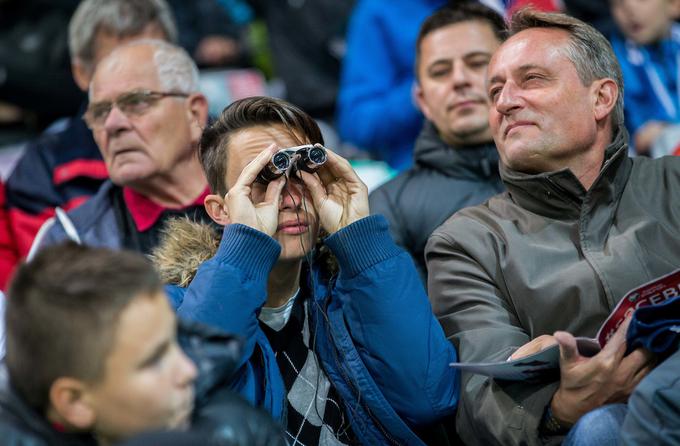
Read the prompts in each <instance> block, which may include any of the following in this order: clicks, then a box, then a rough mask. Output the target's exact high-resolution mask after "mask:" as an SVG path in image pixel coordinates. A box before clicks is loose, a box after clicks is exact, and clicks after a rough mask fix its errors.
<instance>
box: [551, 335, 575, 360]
mask: <svg viewBox="0 0 680 446" xmlns="http://www.w3.org/2000/svg"><path fill="white" fill-rule="evenodd" d="M553 336H554V337H555V340H556V341H557V344H558V345H559V346H560V362H571V361H574V360H575V359H577V358H578V357H579V353H578V347H577V346H576V338H575V337H574V336H572V334H571V333H568V332H566V331H556V332H555V334H554V335H553Z"/></svg>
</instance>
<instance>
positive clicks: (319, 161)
mask: <svg viewBox="0 0 680 446" xmlns="http://www.w3.org/2000/svg"><path fill="white" fill-rule="evenodd" d="M327 159H328V156H327V155H326V149H325V148H324V147H323V146H322V145H320V144H319V145H307V146H301V147H299V148H297V147H293V148H288V149H282V150H280V151H278V152H276V153H275V154H274V155H273V156H272V159H271V160H270V161H269V163H267V165H266V166H265V167H264V168H263V169H262V170H261V171H260V173H259V174H258V175H257V181H258V182H260V183H264V184H267V183H269V182H270V181H274V180H275V179H277V178H278V177H280V176H281V175H283V174H285V173H286V172H287V171H288V169H290V168H291V167H292V168H294V169H300V170H304V171H305V172H309V173H313V172H316V171H317V170H318V169H319V167H321V166H322V165H323V163H325V162H326V160H327ZM291 164H292V166H291Z"/></svg>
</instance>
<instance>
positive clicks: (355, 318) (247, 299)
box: [170, 216, 459, 445]
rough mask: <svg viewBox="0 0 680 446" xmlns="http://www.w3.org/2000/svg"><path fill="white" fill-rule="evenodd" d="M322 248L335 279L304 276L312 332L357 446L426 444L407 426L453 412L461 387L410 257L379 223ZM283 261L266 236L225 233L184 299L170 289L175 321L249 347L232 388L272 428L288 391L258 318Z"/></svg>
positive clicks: (237, 230)
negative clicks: (214, 330) (265, 413)
mask: <svg viewBox="0 0 680 446" xmlns="http://www.w3.org/2000/svg"><path fill="white" fill-rule="evenodd" d="M325 243H326V245H327V246H328V247H329V248H330V250H331V251H332V252H333V254H334V255H335V256H336V257H337V259H338V263H339V265H340V273H339V274H338V276H337V277H336V278H333V279H330V280H329V279H328V278H327V277H326V276H325V274H324V272H323V271H322V270H321V268H320V267H318V266H317V265H313V267H312V272H311V276H310V279H312V280H311V281H310V289H313V290H314V293H313V294H314V296H312V299H314V301H313V302H312V304H311V305H310V310H311V311H310V327H315V332H314V336H315V339H316V341H315V351H316V353H317V355H318V357H319V359H320V361H321V363H322V366H323V368H324V370H325V371H326V373H327V375H328V377H329V379H330V380H331V381H332V382H333V385H334V386H335V387H336V388H337V390H338V392H339V393H340V395H341V396H342V398H343V401H344V403H345V409H346V413H347V415H348V416H349V417H350V418H351V423H352V426H353V428H354V430H355V433H356V434H357V437H358V438H359V440H360V442H361V444H375V445H377V444H389V443H390V441H388V439H387V436H389V437H391V438H392V439H394V440H396V441H397V442H400V443H402V444H422V442H421V441H420V440H419V438H418V437H417V436H416V435H415V434H414V433H413V431H412V430H411V426H414V425H425V424H429V423H431V422H433V421H435V420H437V419H439V418H441V417H443V416H445V415H447V414H450V413H452V412H453V411H454V410H455V407H456V405H457V400H458V391H459V383H458V374H457V372H455V371H453V369H451V368H450V367H449V366H448V364H449V363H450V362H452V361H455V360H456V352H455V350H454V348H453V346H452V345H451V344H450V343H449V342H448V340H447V339H446V338H445V336H444V333H443V331H442V329H441V327H440V326H439V323H438V322H437V321H436V319H435V318H434V316H433V314H432V310H431V307H430V304H429V301H428V300H427V296H426V295H425V292H424V290H423V288H422V285H421V283H420V279H419V277H418V275H417V272H416V270H415V268H414V266H413V263H412V261H411V258H410V256H409V255H408V254H407V253H405V252H404V251H403V250H401V249H400V248H398V247H397V246H396V245H395V244H394V242H392V240H391V238H390V236H389V233H388V230H387V222H386V221H385V219H384V218H383V217H382V216H370V217H367V218H364V219H362V220H360V221H357V222H355V223H353V224H352V225H350V226H348V227H346V228H344V229H342V230H340V231H338V232H337V233H335V234H333V235H331V236H330V237H328V238H327V239H326V240H325ZM279 252H280V246H279V245H278V243H277V242H276V241H275V240H274V239H272V238H270V237H268V236H266V235H265V234H263V233H261V232H259V231H256V230H254V229H252V228H249V227H247V226H243V225H237V224H235V225H228V226H227V227H225V229H224V234H223V238H222V242H221V244H220V247H219V249H218V252H217V254H216V255H215V256H214V257H213V258H212V259H210V260H208V261H206V262H205V263H203V264H202V265H201V267H200V268H199V269H198V272H197V274H196V277H195V278H194V280H193V281H192V283H191V284H190V285H189V287H188V288H187V289H186V291H185V292H184V294H183V298H182V297H181V294H182V290H180V289H178V288H174V289H171V290H170V293H171V295H172V296H173V301H174V302H176V303H177V304H178V305H179V307H178V314H179V315H180V317H181V318H183V319H187V320H195V321H199V322H203V323H207V324H212V325H215V326H217V327H219V328H220V329H222V330H225V331H227V332H230V333H234V334H238V335H241V336H242V337H243V338H244V339H246V344H245V347H244V357H243V360H242V362H241V373H242V375H241V377H240V380H239V383H238V384H237V385H236V386H235V388H236V390H238V391H239V393H241V394H242V395H244V396H245V397H246V398H248V399H249V400H250V401H252V402H254V403H257V404H261V405H262V406H264V407H265V408H266V409H268V410H269V411H270V412H271V413H272V415H273V416H274V417H276V418H278V419H280V418H281V417H283V416H284V407H285V388H284V385H283V381H282V379H281V374H280V372H279V370H278V366H277V364H276V359H275V357H274V354H273V351H272V349H271V347H270V345H269V342H268V340H267V338H266V336H265V335H264V333H263V331H262V330H261V329H260V327H259V324H258V320H257V314H258V312H259V310H260V308H261V307H262V306H263V305H264V303H265V301H266V297H267V290H266V288H267V278H268V276H269V273H270V271H271V269H272V267H273V266H274V264H275V262H276V261H277V259H278V256H279ZM259 375H264V381H262V379H261V378H259V379H258V376H259ZM262 385H264V389H263V391H262V395H263V397H262V398H258V397H257V389H258V386H262ZM383 432H386V433H387V434H385V433H383Z"/></svg>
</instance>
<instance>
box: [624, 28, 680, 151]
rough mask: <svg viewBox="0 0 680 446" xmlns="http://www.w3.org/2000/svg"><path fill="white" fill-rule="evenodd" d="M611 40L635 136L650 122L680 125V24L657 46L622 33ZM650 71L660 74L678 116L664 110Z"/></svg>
mask: <svg viewBox="0 0 680 446" xmlns="http://www.w3.org/2000/svg"><path fill="white" fill-rule="evenodd" d="M610 41H611V43H612V48H613V49H614V53H615V54H616V57H617V59H618V60H619V63H620V65H621V71H622V72H623V84H624V108H625V119H626V128H627V129H628V131H629V133H630V134H631V135H635V132H636V131H637V130H638V129H640V127H642V125H643V124H645V122H647V121H664V122H671V123H677V122H680V98H679V97H678V87H679V86H678V56H679V55H680V25H677V24H675V25H673V27H672V29H671V35H670V37H669V38H667V39H664V40H662V41H661V42H659V43H658V44H654V45H637V44H635V43H633V42H631V41H629V40H626V39H625V38H624V37H623V36H622V35H621V34H614V35H612V36H611V38H610ZM650 72H654V73H657V74H658V76H659V80H660V81H661V82H660V83H661V85H662V87H661V90H664V91H666V92H667V97H668V98H669V99H670V102H671V104H672V108H674V110H675V113H669V112H668V111H667V110H666V108H665V107H664V105H663V101H662V99H661V96H660V95H659V94H657V91H659V89H658V88H654V83H653V81H652V79H651V78H650V75H649V73H650ZM631 140H632V138H631Z"/></svg>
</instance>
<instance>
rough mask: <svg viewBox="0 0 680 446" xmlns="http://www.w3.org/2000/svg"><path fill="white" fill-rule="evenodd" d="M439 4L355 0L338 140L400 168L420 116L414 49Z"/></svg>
mask: <svg viewBox="0 0 680 446" xmlns="http://www.w3.org/2000/svg"><path fill="white" fill-rule="evenodd" d="M445 3H446V2H445V1H443V0H417V1H414V0H399V1H386V0H360V1H359V2H358V4H357V6H356V8H355V10H354V12H353V14H352V18H351V20H350V24H349V29H348V33H347V53H346V54H345V58H344V60H343V66H342V74H341V79H340V91H339V94H338V107H337V121H338V122H337V128H338V131H339V133H340V137H341V138H342V139H343V140H345V141H348V142H351V143H353V144H356V145H357V146H359V147H361V148H363V149H366V150H368V151H370V152H371V153H372V154H373V155H374V156H376V157H377V158H379V159H382V160H385V161H387V162H388V163H389V164H390V166H392V167H393V168H395V169H398V170H404V169H406V168H407V167H409V166H410V165H411V164H412V162H413V159H412V158H413V143H414V142H415V140H416V137H417V136H418V132H419V131H420V128H421V127H422V123H423V118H422V115H421V113H420V111H419V110H418V109H417V108H416V105H415V104H414V102H413V93H412V90H413V86H414V81H415V76H414V63H415V46H416V38H417V36H418V30H419V29H420V25H421V23H422V22H423V20H425V18H426V17H427V16H428V15H430V14H431V13H432V12H434V11H435V10H436V9H437V8H439V7H441V6H443V5H444V4H445Z"/></svg>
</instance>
